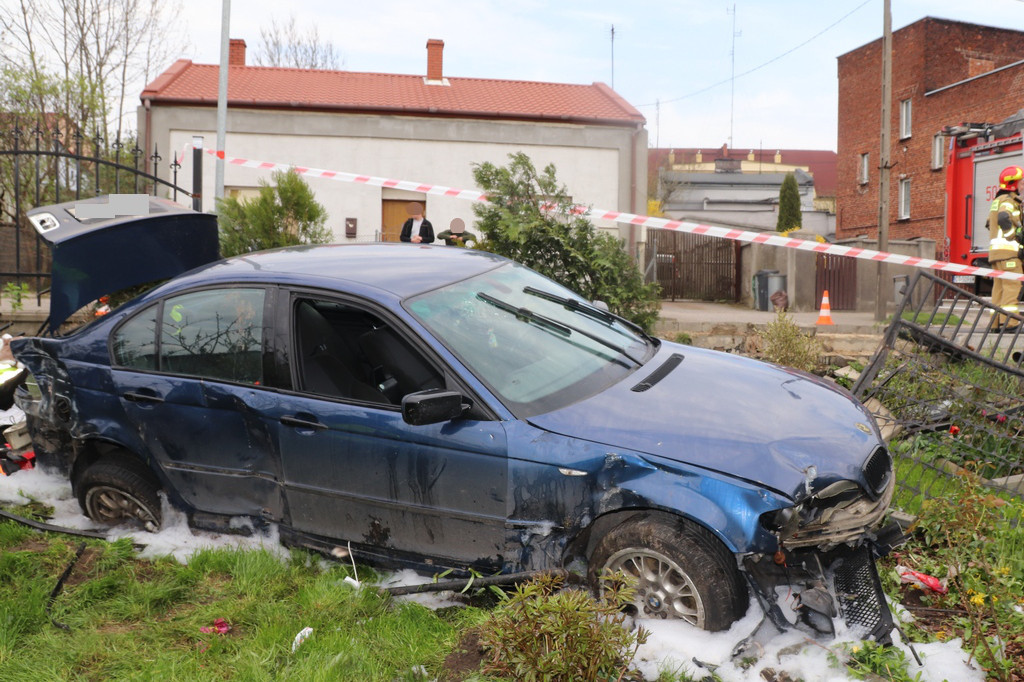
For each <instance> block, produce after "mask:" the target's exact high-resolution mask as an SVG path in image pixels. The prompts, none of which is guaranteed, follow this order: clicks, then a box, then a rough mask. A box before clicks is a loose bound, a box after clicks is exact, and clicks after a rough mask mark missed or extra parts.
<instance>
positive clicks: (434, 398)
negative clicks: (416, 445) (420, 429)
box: [402, 388, 469, 426]
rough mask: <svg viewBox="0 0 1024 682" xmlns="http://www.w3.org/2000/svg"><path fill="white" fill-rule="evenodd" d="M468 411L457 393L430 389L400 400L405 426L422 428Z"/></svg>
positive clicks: (467, 407)
mask: <svg viewBox="0 0 1024 682" xmlns="http://www.w3.org/2000/svg"><path fill="white" fill-rule="evenodd" d="M468 409H469V405H467V404H465V403H463V402H462V394H461V393H459V392H458V391H446V390H443V389H439V388H432V389H430V390H428V391H419V392H418V393H410V394H409V395H407V396H405V397H404V398H402V419H404V420H405V423H406V424H412V425H413V426H423V425H425V424H437V423H438V422H446V421H449V420H451V419H456V418H458V417H461V416H462V415H463V413H464V412H465V411H466V410H468Z"/></svg>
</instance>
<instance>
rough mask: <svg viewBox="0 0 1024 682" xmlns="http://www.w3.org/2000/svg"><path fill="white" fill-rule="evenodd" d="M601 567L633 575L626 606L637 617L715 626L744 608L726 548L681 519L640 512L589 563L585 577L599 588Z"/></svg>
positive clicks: (601, 544)
mask: <svg viewBox="0 0 1024 682" xmlns="http://www.w3.org/2000/svg"><path fill="white" fill-rule="evenodd" d="M607 570H610V571H622V572H623V573H625V574H626V575H627V576H631V577H632V578H633V579H635V580H636V597H635V599H634V600H633V602H632V603H631V604H629V605H627V607H626V610H627V611H628V612H630V613H631V614H632V615H634V616H635V617H637V618H678V619H681V620H685V621H687V622H688V623H690V624H692V625H696V626H697V627H699V628H702V629H704V630H710V631H718V630H725V629H728V628H729V626H730V625H732V624H733V623H734V622H735V621H736V620H738V619H739V618H740V617H741V616H742V615H743V614H744V613H745V612H746V609H747V605H748V597H747V590H746V585H745V584H744V582H743V579H742V577H741V576H740V574H739V570H738V569H737V568H736V560H735V558H734V557H733V555H732V553H730V552H729V550H728V549H727V548H726V547H725V546H724V545H723V544H722V543H721V542H720V541H719V540H718V538H716V537H715V536H714V535H712V534H711V533H710V532H709V531H707V530H706V529H704V528H702V527H701V526H698V525H696V524H693V523H689V522H687V521H684V520H682V519H677V520H674V521H666V520H662V519H658V518H654V517H643V518H640V519H633V520H631V521H627V522H626V523H623V524H621V525H619V526H616V527H615V528H613V529H612V530H611V531H610V532H609V533H608V534H607V535H605V536H604V537H603V538H602V539H601V540H600V541H599V542H598V543H597V545H596V547H595V548H594V551H593V553H592V554H591V558H590V562H589V571H588V573H589V575H588V578H589V580H590V584H591V585H592V586H594V587H595V589H596V590H598V592H599V593H600V590H601V587H600V582H601V581H600V578H601V576H602V575H604V574H605V572H606V571H607Z"/></svg>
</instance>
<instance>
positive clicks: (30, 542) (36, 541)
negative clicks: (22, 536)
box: [7, 537, 50, 553]
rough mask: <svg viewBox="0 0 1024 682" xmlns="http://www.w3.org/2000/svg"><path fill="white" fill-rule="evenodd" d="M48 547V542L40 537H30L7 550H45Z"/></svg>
mask: <svg viewBox="0 0 1024 682" xmlns="http://www.w3.org/2000/svg"><path fill="white" fill-rule="evenodd" d="M48 549H50V543H49V542H47V541H46V540H44V539H43V538H40V537H30V538H28V539H26V540H25V541H24V542H20V543H18V544H17V545H15V546H14V547H11V548H10V549H9V550H7V551H9V552H40V553H42V552H45V551H47V550H48Z"/></svg>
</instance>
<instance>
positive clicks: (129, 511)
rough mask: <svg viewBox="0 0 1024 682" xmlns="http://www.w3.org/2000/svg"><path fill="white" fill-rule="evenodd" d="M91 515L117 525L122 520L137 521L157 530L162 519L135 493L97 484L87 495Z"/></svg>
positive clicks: (86, 500) (103, 521)
mask: <svg viewBox="0 0 1024 682" xmlns="http://www.w3.org/2000/svg"><path fill="white" fill-rule="evenodd" d="M85 508H86V510H87V511H88V514H89V516H90V517H92V518H93V519H95V520H96V521H99V522H101V523H106V524H111V525H116V524H118V523H120V522H121V521H137V522H138V523H140V524H141V525H142V527H143V528H145V529H146V530H148V531H151V532H152V531H156V530H158V529H159V527H160V521H159V520H158V519H157V516H156V514H155V513H153V511H152V510H151V509H150V508H149V507H148V506H147V505H146V504H145V503H143V502H142V501H141V500H139V499H138V498H137V497H135V496H134V495H131V494H130V493H127V492H125V491H124V490H121V489H119V488H114V487H111V486H106V485H97V486H94V487H93V488H91V489H90V490H89V492H88V493H87V494H86V497H85Z"/></svg>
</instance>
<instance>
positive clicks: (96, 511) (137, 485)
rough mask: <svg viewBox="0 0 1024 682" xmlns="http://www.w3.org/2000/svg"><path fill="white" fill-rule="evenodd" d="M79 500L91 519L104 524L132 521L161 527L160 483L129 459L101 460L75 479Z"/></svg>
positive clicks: (149, 527) (152, 526) (155, 528)
mask: <svg viewBox="0 0 1024 682" xmlns="http://www.w3.org/2000/svg"><path fill="white" fill-rule="evenodd" d="M77 487H78V502H79V504H80V505H81V507H82V511H84V512H85V514H86V516H88V517H89V518H90V519H92V520H93V521H96V522H97V523H103V524H106V525H111V526H113V525H117V524H120V523H125V522H134V523H137V524H139V525H141V526H142V527H143V528H145V529H146V530H148V531H151V532H155V531H157V530H159V529H160V497H159V496H158V495H157V492H158V490H159V487H158V486H157V485H156V483H155V482H153V480H152V476H151V475H149V473H148V472H147V471H146V470H145V469H144V468H143V467H142V466H141V465H137V464H135V463H134V462H132V461H130V460H120V459H118V460H100V461H99V462H97V463H96V464H93V465H92V466H91V467H89V468H88V469H86V470H85V472H83V473H82V475H81V477H80V478H79V479H78V486H77Z"/></svg>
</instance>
